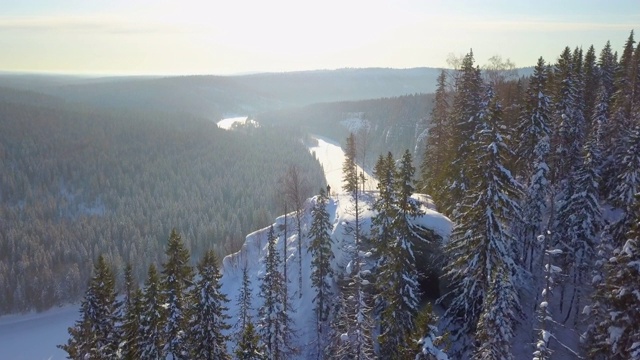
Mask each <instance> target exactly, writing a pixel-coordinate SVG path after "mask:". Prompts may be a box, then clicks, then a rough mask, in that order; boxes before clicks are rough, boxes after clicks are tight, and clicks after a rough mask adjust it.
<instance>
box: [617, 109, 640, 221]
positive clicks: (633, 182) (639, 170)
mask: <svg viewBox="0 0 640 360" xmlns="http://www.w3.org/2000/svg"><path fill="white" fill-rule="evenodd" d="M638 118H639V119H640V114H638ZM625 132H626V133H627V136H626V138H627V140H626V141H625V143H626V144H627V151H626V154H625V155H624V157H622V162H620V163H618V165H617V166H618V169H619V171H618V173H619V175H618V178H617V179H616V180H617V182H616V187H615V189H614V191H613V193H612V196H611V200H612V202H613V203H614V204H615V205H617V206H618V207H620V208H626V207H627V206H628V205H629V204H631V203H633V197H634V195H635V194H637V193H638V192H640V123H638V124H637V125H636V126H635V128H633V129H631V130H630V131H628V132H627V131H625Z"/></svg>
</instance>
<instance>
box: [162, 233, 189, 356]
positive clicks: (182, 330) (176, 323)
mask: <svg viewBox="0 0 640 360" xmlns="http://www.w3.org/2000/svg"><path fill="white" fill-rule="evenodd" d="M165 254H166V256H167V262H166V263H165V264H164V266H163V270H162V280H161V281H162V291H163V293H164V298H165V299H166V301H167V304H166V305H167V322H166V324H165V330H164V338H165V341H166V344H165V350H166V354H167V356H173V358H174V359H176V360H179V359H188V358H189V357H190V348H189V340H188V339H187V334H188V332H189V318H190V317H191V314H190V308H191V305H192V299H191V298H190V296H189V295H190V290H191V287H192V286H193V268H192V267H191V265H189V261H190V260H191V257H190V255H189V250H188V249H187V248H186V246H185V244H184V242H183V241H182V237H181V236H180V234H178V232H177V231H176V230H175V229H173V230H171V234H170V235H169V242H168V243H167V249H166V251H165Z"/></svg>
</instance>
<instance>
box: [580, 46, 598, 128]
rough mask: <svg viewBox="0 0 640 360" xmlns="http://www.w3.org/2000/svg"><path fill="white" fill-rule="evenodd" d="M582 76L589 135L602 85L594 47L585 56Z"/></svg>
mask: <svg viewBox="0 0 640 360" xmlns="http://www.w3.org/2000/svg"><path fill="white" fill-rule="evenodd" d="M582 74H583V80H584V95H583V97H584V118H585V119H586V120H587V133H589V132H590V131H591V129H592V125H593V124H592V123H591V119H593V113H594V109H595V107H596V103H597V101H596V99H597V97H598V84H599V83H600V71H599V69H598V64H597V58H596V49H595V48H594V47H593V45H591V46H589V49H588V50H587V53H586V54H585V55H584V63H583V66H582Z"/></svg>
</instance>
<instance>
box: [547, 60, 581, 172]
mask: <svg viewBox="0 0 640 360" xmlns="http://www.w3.org/2000/svg"><path fill="white" fill-rule="evenodd" d="M577 63H578V64H579V62H577V61H574V59H573V55H572V53H571V50H570V49H569V47H566V48H565V49H564V51H563V52H562V54H561V55H560V58H559V59H558V63H557V64H556V66H555V78H556V82H557V85H556V86H557V94H556V96H555V98H556V111H555V120H554V122H555V131H554V135H555V137H554V139H553V147H554V148H555V152H554V155H555V156H554V161H553V169H554V173H553V175H552V178H553V179H554V183H556V184H560V182H561V181H563V180H565V179H567V177H568V176H569V175H570V174H571V172H572V171H573V170H574V169H575V168H576V166H578V164H579V162H580V160H581V153H582V146H583V145H584V144H583V142H584V136H583V135H584V117H583V116H582V114H581V109H580V108H579V105H578V98H579V94H578V92H579V80H578V79H577V75H576V64H577Z"/></svg>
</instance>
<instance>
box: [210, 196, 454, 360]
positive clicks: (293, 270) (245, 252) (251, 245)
mask: <svg viewBox="0 0 640 360" xmlns="http://www.w3.org/2000/svg"><path fill="white" fill-rule="evenodd" d="M316 200H317V197H313V198H311V199H309V200H307V201H306V202H305V208H304V212H303V218H302V233H303V237H302V261H301V262H302V268H301V269H300V267H299V265H298V252H297V242H298V237H297V234H296V231H295V223H294V221H293V219H294V213H290V214H289V215H288V222H287V238H286V239H285V237H284V215H283V216H280V217H278V218H277V219H276V221H275V223H274V224H273V227H274V231H275V235H276V236H277V240H276V242H277V244H276V249H277V250H278V252H279V254H280V256H282V249H283V245H284V244H285V242H286V256H285V258H286V259H287V278H288V283H289V290H288V293H289V296H290V298H291V300H292V303H291V305H292V307H293V309H292V310H293V311H292V312H291V313H290V315H291V318H292V320H293V323H294V329H295V330H296V336H295V338H294V342H295V344H294V345H296V346H297V347H298V348H299V349H302V353H301V354H300V356H299V358H300V359H307V358H309V357H310V356H312V355H313V351H314V343H313V342H314V340H315V333H314V329H315V328H314V326H313V320H314V316H313V297H314V295H315V294H314V291H313V289H312V287H311V270H312V269H311V260H312V257H311V254H310V253H309V252H307V249H308V246H309V244H310V239H309V238H308V237H307V236H304V234H306V233H307V232H308V230H309V227H310V226H311V209H312V207H313V205H314V204H315V202H316ZM374 200H375V193H373V192H367V193H365V194H363V195H362V198H361V199H360V201H361V203H360V209H361V210H360V211H361V213H360V221H361V226H362V227H361V229H362V231H363V234H365V235H366V234H367V232H368V231H369V229H370V227H371V218H372V217H373V216H374V214H375V213H374V212H373V211H372V210H371V206H372V204H373V201H374ZM428 206H429V205H428V204H422V210H425V211H426V214H425V215H423V216H421V217H418V218H417V219H416V223H419V224H420V225H421V226H424V227H426V228H428V229H432V230H433V231H435V232H436V233H438V234H440V235H443V236H444V237H445V238H446V237H448V236H449V231H450V230H451V222H450V221H449V220H448V219H447V218H446V217H444V216H443V215H441V214H439V213H437V212H435V211H433V210H430V209H428ZM353 208H354V204H353V201H352V199H351V197H350V196H349V195H347V194H334V195H333V196H332V197H331V198H330V199H329V203H328V204H327V212H328V213H329V219H330V222H331V224H332V233H331V236H332V238H333V241H334V243H333V246H332V249H333V252H334V255H335V258H334V260H333V262H332V267H333V269H334V271H335V272H336V274H338V273H342V272H344V271H345V266H346V264H347V263H348V262H349V261H350V260H351V259H350V256H349V255H348V253H347V252H345V249H346V248H347V247H348V246H350V245H351V244H352V241H353V240H352V237H351V235H348V234H349V233H350V232H349V231H347V228H348V227H350V226H352V225H351V224H353V222H354V220H355V218H354V212H353ZM268 233H269V228H264V229H261V230H258V231H256V232H254V233H251V234H249V235H248V236H247V238H246V241H245V244H244V245H243V247H242V249H241V250H240V251H239V252H237V253H235V254H231V255H229V256H226V257H225V258H224V260H223V262H222V273H223V277H222V292H224V293H226V294H227V295H228V297H229V299H232V302H231V303H230V304H229V309H230V310H229V311H230V313H229V314H230V315H231V318H232V319H238V313H237V312H238V308H237V304H236V299H237V298H238V293H239V291H240V287H241V284H242V271H243V268H244V267H246V268H247V273H248V275H249V278H250V281H251V284H252V290H251V293H252V296H253V303H252V307H253V313H252V317H253V321H257V309H258V308H259V307H260V306H261V304H262V301H261V300H260V299H258V293H259V291H260V290H259V289H260V277H262V276H263V275H264V270H265V269H264V264H263V261H264V257H265V256H266V254H267V236H268ZM300 270H302V296H300V289H299V288H298V274H300ZM334 291H335V290H334ZM232 325H233V324H232Z"/></svg>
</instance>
